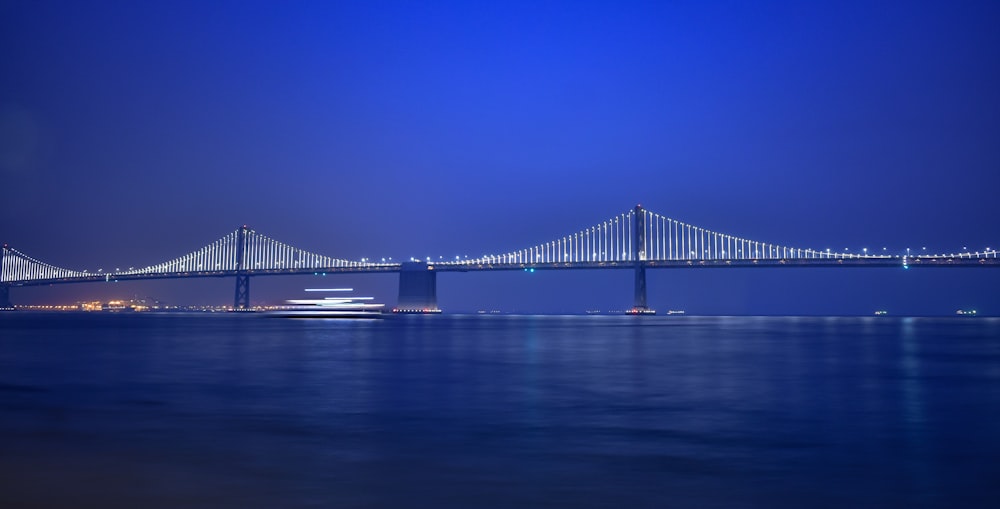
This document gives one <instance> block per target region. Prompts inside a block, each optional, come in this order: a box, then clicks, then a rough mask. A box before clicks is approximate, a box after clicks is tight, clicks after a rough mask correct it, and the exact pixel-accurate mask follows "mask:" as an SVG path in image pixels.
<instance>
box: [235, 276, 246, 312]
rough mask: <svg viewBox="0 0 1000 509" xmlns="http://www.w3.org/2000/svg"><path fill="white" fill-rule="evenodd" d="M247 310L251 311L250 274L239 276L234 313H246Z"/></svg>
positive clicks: (237, 277)
mask: <svg viewBox="0 0 1000 509" xmlns="http://www.w3.org/2000/svg"><path fill="white" fill-rule="evenodd" d="M247 309H250V274H237V275H236V296H235V298H234V299H233V311H245V310H247Z"/></svg>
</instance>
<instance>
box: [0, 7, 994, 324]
mask: <svg viewBox="0 0 1000 509" xmlns="http://www.w3.org/2000/svg"><path fill="white" fill-rule="evenodd" d="M998 26H1000V3H997V2H955V1H942V2H916V1H902V2H870V1H864V2H850V1H840V2H801V1H794V2H703V1H692V2H669V1H660V2H620V1H615V2H610V1H609V2H583V1H570V2H528V3H522V2H513V1H502V2H492V3H490V2H381V1H364V2H361V1H359V2H248V1H233V2H204V1H197V2H180V1H164V2H155V1H143V2H134V1H122V2H105V1H86V2H82V1H71V2H49V1H38V0H31V1H11V0H4V1H3V2H0V189H2V190H3V191H2V196H3V197H2V200H0V242H6V243H9V244H10V245H11V246H13V247H16V248H17V249H19V250H21V251H23V252H25V253H27V254H29V255H31V256H33V257H35V258H38V259H41V260H44V261H47V262H50V263H53V264H55V265H59V266H63V267H67V268H73V269H90V270H96V269H97V268H98V267H103V268H105V269H107V268H113V267H115V266H139V265H149V264H153V263H157V262H160V261H163V260H165V259H168V258H173V257H175V256H178V255H181V254H184V253H186V252H188V251H192V250H194V249H197V248H199V247H201V246H202V245H204V244H207V243H209V242H211V241H213V240H215V239H217V238H219V237H221V236H222V235H224V234H225V233H227V232H229V231H232V230H234V229H235V228H236V227H237V226H239V225H241V224H244V223H246V224H249V225H251V226H252V227H253V228H255V229H256V230H257V231H260V232H262V233H265V234H267V235H269V236H271V237H274V238H277V239H279V240H282V241H285V242H288V243H290V244H293V245H296V246H298V247H301V248H304V249H308V250H311V251H316V252H320V253H323V254H327V255H331V256H337V257H344V258H361V257H374V258H378V257H382V256H393V257H394V258H396V257H404V258H405V257H409V256H419V257H424V256H434V257H437V256H446V257H451V256H454V255H456V254H462V255H469V256H478V255H482V254H485V253H493V252H501V251H510V250H514V249H518V248H522V247H527V246H530V245H535V244H538V243H540V242H544V241H548V240H551V239H554V238H557V237H562V236H563V235H565V234H568V233H572V232H574V231H579V230H580V229H581V228H584V227H587V226H590V225H592V224H594V223H597V222H600V221H602V220H604V219H607V218H608V217H610V216H612V215H615V214H618V213H620V212H624V211H626V210H627V209H629V208H630V207H632V206H634V205H635V204H636V203H640V202H641V203H642V204H643V205H644V206H646V208H648V209H649V210H652V211H655V212H658V213H661V214H664V215H667V216H670V217H673V218H676V219H679V220H682V221H685V222H688V223H692V224H696V225H699V226H702V227H705V228H710V229H712V230H715V231H721V232H725V233H730V234H733V235H739V236H742V237H746V238H752V239H759V240H762V241H769V242H774V243H780V244H785V245H793V246H801V247H811V248H817V249H826V248H833V249H835V250H842V249H843V248H850V249H860V248H862V247H868V248H871V249H881V248H882V247H888V248H889V250H890V251H896V252H899V251H905V248H906V247H910V248H912V249H919V248H922V247H923V246H927V247H928V249H929V250H932V251H954V250H960V249H961V248H962V247H965V246H968V247H970V248H972V249H981V248H983V247H986V246H991V247H993V246H996V245H1000V226H998V225H1000V223H998V220H997V216H998V213H997V194H998V189H1000V30H998V29H997V27H998ZM334 281H335V282H336V283H337V284H338V286H339V285H340V284H346V285H350V286H354V287H355V288H357V289H358V290H359V292H361V293H365V294H372V295H375V296H377V297H378V298H379V300H381V301H383V302H387V303H390V304H391V303H392V302H394V301H395V298H396V295H395V291H396V281H395V276H369V277H357V278H335V280H334ZM998 283H1000V271H992V270H943V271H933V272H930V271H923V272H921V271H912V270H911V271H907V272H905V273H904V272H903V271H902V270H901V269H900V270H899V271H896V270H870V269H866V270H853V271H845V270H836V269H826V270H819V269H817V270H801V271H800V270H780V269H779V270H758V271H753V270H718V271H711V272H701V271H653V272H651V273H650V275H649V292H650V304H651V305H652V306H653V307H655V308H658V309H661V310H665V309H668V308H681V309H687V310H688V311H689V312H706V313H785V312H788V313H869V312H871V311H872V310H873V309H874V308H889V309H891V310H894V311H895V310H899V311H900V312H910V313H935V312H940V313H945V312H953V311H954V309H955V308H956V307H959V306H977V307H979V308H980V309H983V310H991V311H992V312H994V313H1000V297H998V295H997V292H996V288H997V286H998ZM316 284H317V282H316V281H314V280H313V278H311V277H304V276H297V277H282V278H255V279H254V280H253V285H254V286H253V290H254V293H253V298H254V301H256V302H278V301H280V300H281V299H283V298H286V297H291V296H294V294H296V292H297V291H298V289H301V288H302V287H305V286H315V285H316ZM323 284H326V283H325V282H324V283H323ZM631 284H632V275H631V273H629V272H626V271H621V272H619V271H610V272H606V271H605V272H600V271H572V272H561V273H544V274H543V273H535V274H533V275H525V274H520V273H510V274H451V275H442V276H441V277H440V280H439V282H438V286H439V298H440V301H441V305H442V307H444V308H445V309H446V310H447V309H467V310H474V309H480V308H485V309H490V308H499V309H507V310H509V309H520V310H524V311H527V310H540V311H581V310H583V309H592V308H603V309H607V308H624V307H627V306H628V305H630V303H631ZM232 285H233V282H232V281H231V280H229V279H226V280H210V281H173V282H145V283H128V284H120V285H118V286H115V285H94V284H88V285H67V286H63V287H53V288H38V289H16V290H14V292H13V297H14V300H15V301H16V302H21V303H29V302H64V301H73V300H75V299H77V298H83V297H89V296H95V297H102V296H125V297H127V296H130V295H133V294H139V295H149V296H153V297H159V298H162V299H165V300H170V301H173V302H199V303H200V302H205V303H219V304H225V303H228V302H231V299H232Z"/></svg>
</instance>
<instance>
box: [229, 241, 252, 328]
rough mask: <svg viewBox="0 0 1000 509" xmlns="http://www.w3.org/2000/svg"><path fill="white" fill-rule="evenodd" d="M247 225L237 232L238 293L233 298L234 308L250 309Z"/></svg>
mask: <svg viewBox="0 0 1000 509" xmlns="http://www.w3.org/2000/svg"><path fill="white" fill-rule="evenodd" d="M248 230H249V228H247V225H243V226H242V227H240V229H239V230H237V233H236V295H235V297H234V298H233V310H234V311H239V310H246V309H250V274H249V270H248V269H247V263H246V259H247V252H246V246H247V231H248Z"/></svg>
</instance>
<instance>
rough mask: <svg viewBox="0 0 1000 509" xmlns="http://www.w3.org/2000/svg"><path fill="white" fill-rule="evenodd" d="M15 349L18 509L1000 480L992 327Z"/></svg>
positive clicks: (11, 456)
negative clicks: (82, 503) (22, 508)
mask: <svg viewBox="0 0 1000 509" xmlns="http://www.w3.org/2000/svg"><path fill="white" fill-rule="evenodd" d="M0 332H2V336H0V437H2V439H3V442H2V448H0V452H2V454H0V479H5V481H2V483H3V486H2V487H3V489H0V506H11V507H13V506H25V505H32V506H42V507H45V506H51V507H57V506H66V505H78V502H80V501H81V500H82V501H86V502H87V503H89V504H91V505H141V506H147V507H175V506H178V505H180V506H185V507H218V506H232V507H236V506H239V507H311V506H314V507H400V506H405V507H553V506H561V507H624V506H630V507H664V506H681V507H802V506H810V507H844V506H851V507H885V506H908V507H944V506H965V507H970V506H977V505H978V506H987V505H989V504H988V502H990V501H995V498H996V495H997V491H996V489H995V488H994V487H993V482H992V481H995V480H997V479H998V478H1000V468H998V467H997V466H996V464H995V458H997V457H1000V455H998V454H1000V436H998V435H1000V434H998V433H997V432H996V431H995V429H994V428H995V426H994V421H995V420H996V418H997V417H998V416H1000V383H998V382H1000V321H998V320H995V319H986V318H976V319H909V318H903V319H895V318H888V317H879V318H877V319H873V318H870V317H868V318H802V317H787V318H786V317H766V318H763V317H710V318H706V317H691V316H685V317H624V316H617V317H615V316H584V317H565V316H545V317H531V316H527V317H511V316H436V317H398V318H393V319H389V320H384V321H329V320H317V321H310V320H291V321H289V320H275V319H260V318H257V317H253V316H246V315H235V316H188V317H176V316H175V317H164V316H122V315H118V316H107V315H87V316H76V315H58V316H57V317H50V316H44V315H29V314H18V315H17V316H14V315H6V316H3V317H0ZM53 487H58V488H59V489H53Z"/></svg>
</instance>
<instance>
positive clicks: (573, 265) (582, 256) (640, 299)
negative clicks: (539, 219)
mask: <svg viewBox="0 0 1000 509" xmlns="http://www.w3.org/2000/svg"><path fill="white" fill-rule="evenodd" d="M816 266H836V267H903V268H909V267H997V266H1000V260H998V259H997V251H996V250H995V249H990V248H986V249H984V250H982V251H976V252H970V251H963V252H956V253H949V254H934V255H927V254H920V255H916V256H910V255H909V253H907V254H898V255H888V254H884V253H883V254H874V253H872V254H868V253H867V251H864V252H862V253H848V252H834V251H831V250H829V249H828V250H825V251H823V250H816V249H806V248H801V247H792V246H785V245H780V244H772V243H768V242H761V241H757V240H750V239H745V238H742V237H738V236H734V235H729V234H725V233H720V232H715V231H712V230H707V229H705V228H701V227H698V226H695V225H692V224H687V223H684V222H681V221H678V220H675V219H671V218H669V217H666V216H663V215H660V214H657V213H655V212H650V211H648V210H645V209H644V208H642V206H636V207H635V208H634V209H632V210H629V211H628V212H624V213H622V214H618V215H616V216H614V217H611V218H610V219H608V220H606V221H602V222H600V223H597V224H594V225H592V226H590V227H588V228H583V229H580V230H578V231H575V232H573V233H571V234H568V235H565V236H562V237H560V238H556V239H554V240H550V241H548V242H544V243H541V244H537V245H534V246H531V247H528V248H524V249H519V250H515V251H507V252H501V253H497V254H487V255H483V256H481V257H478V258H473V259H468V258H464V259H454V260H446V261H441V260H438V261H433V260H432V259H430V258H428V259H426V260H424V261H420V260H416V259H411V260H410V261H409V262H403V263H399V262H388V263H386V262H374V261H371V260H368V259H362V260H347V259H344V258H335V257H330V256H325V255H321V254H318V253H313V252H310V251H305V250H303V249H299V248H297V247H294V246H291V245H289V244H285V243H283V242H279V241H277V240H274V239H272V238H270V237H268V236H266V235H263V234H260V233H257V232H256V231H254V230H252V229H250V228H248V227H247V226H246V225H244V226H243V227H241V228H239V229H237V230H236V231H233V232H230V233H229V234H227V235H225V236H223V237H222V238H220V239H218V240H216V241H215V242H212V243H210V244H208V245H206V246H205V247H202V248H200V249H198V250H196V251H192V252H190V253H187V254H185V255H183V256H179V257H177V258H173V259H170V260H167V261H165V262H161V263H157V264H154V265H149V266H146V267H141V268H134V267H132V268H129V269H128V270H115V271H112V272H103V271H98V272H97V273H94V272H88V271H80V270H72V269H66V268H62V267H58V266H55V265H51V264H48V263H45V262H42V261H40V260H37V259H34V258H32V257H30V256H28V255H26V254H24V253H22V252H20V251H18V250H16V249H14V248H11V247H8V246H7V245H4V246H3V253H2V262H0V308H13V306H12V305H11V304H10V288H11V287H16V286H39V285H52V284H62V283H80V282H95V281H127V280H139V279H167V278H192V277H234V276H235V278H236V291H235V295H234V304H233V306H234V309H247V308H249V307H250V276H259V275H277V274H324V275H325V274H336V273H351V272H355V273H369V272H392V273H399V274H400V284H399V304H398V307H399V308H400V309H403V310H417V311H436V310H437V276H436V274H437V273H438V272H459V271H460V272H468V271H488V270H529V271H533V270H536V269H537V270H543V269H612V268H618V269H632V270H633V271H634V272H635V296H634V301H633V311H635V312H645V311H648V309H649V307H648V305H647V302H646V269H648V268H703V267H816Z"/></svg>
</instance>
